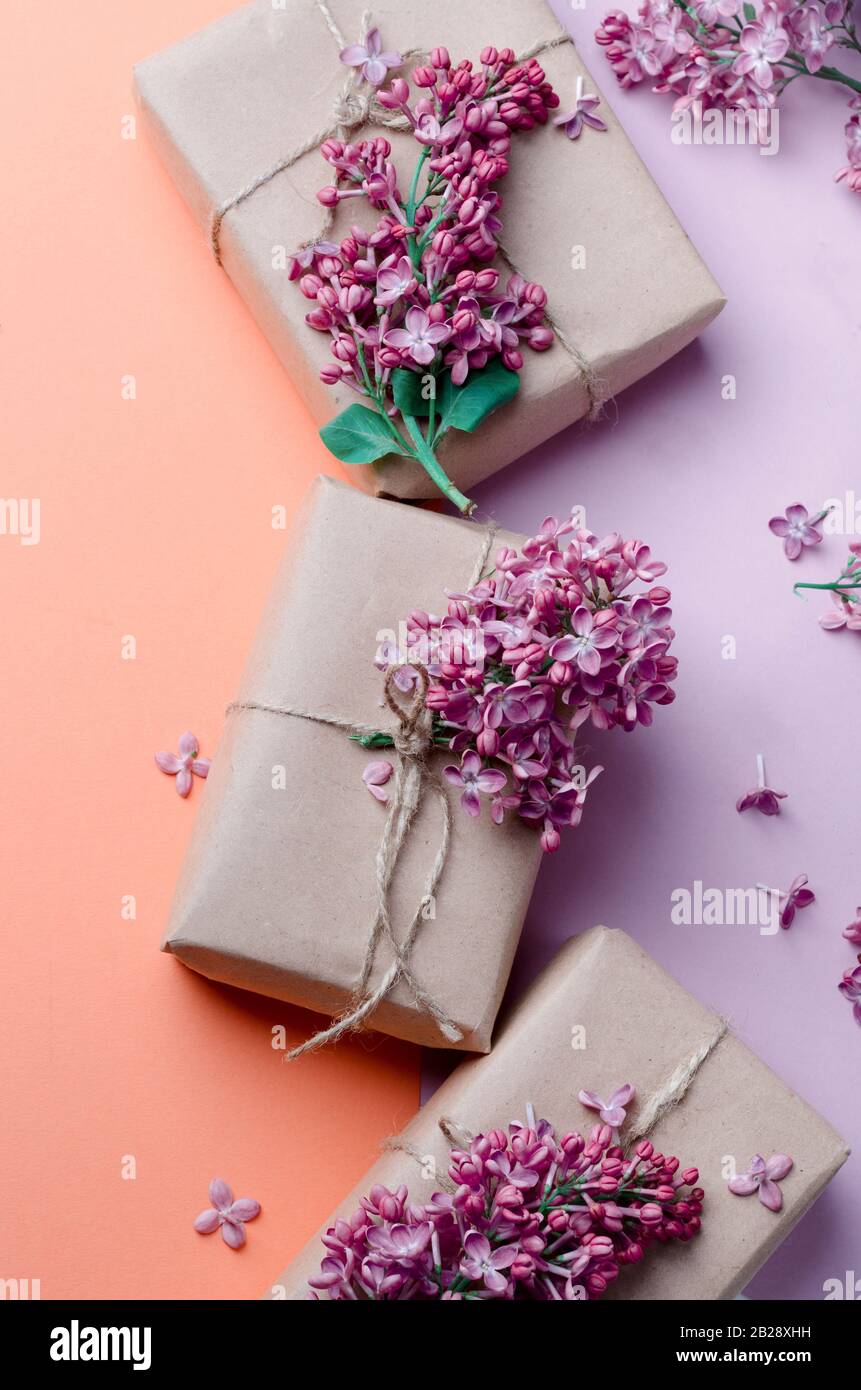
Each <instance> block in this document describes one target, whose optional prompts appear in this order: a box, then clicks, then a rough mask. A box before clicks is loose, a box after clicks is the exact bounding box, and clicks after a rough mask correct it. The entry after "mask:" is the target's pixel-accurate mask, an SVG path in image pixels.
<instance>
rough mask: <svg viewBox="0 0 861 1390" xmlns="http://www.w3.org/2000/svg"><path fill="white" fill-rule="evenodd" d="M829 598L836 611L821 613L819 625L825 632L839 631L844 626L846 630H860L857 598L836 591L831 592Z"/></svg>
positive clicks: (860, 612) (860, 609)
mask: <svg viewBox="0 0 861 1390" xmlns="http://www.w3.org/2000/svg"><path fill="white" fill-rule="evenodd" d="M831 599H832V602H833V604H834V607H835V609H836V612H834V613H823V614H822V617H821V618H820V619H819V626H820V627H823V628H824V629H825V631H826V632H839V631H840V629H841V628H844V627H845V628H846V630H847V632H861V607H859V604H858V600H857V599H853V598H850V597H849V596H848V595H844V594H838V593H837V592H836V591H835V592H833V593H832V595H831Z"/></svg>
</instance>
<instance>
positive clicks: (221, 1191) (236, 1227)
mask: <svg viewBox="0 0 861 1390" xmlns="http://www.w3.org/2000/svg"><path fill="white" fill-rule="evenodd" d="M209 1200H210V1202H211V1203H212V1206H211V1207H207V1209H206V1211H202V1212H201V1213H200V1216H198V1217H197V1219H196V1221H195V1223H194V1229H195V1230H196V1231H199V1232H200V1234H201V1235H204V1236H205V1235H210V1234H211V1233H212V1232H213V1231H217V1230H218V1228H219V1227H221V1238H222V1240H223V1241H224V1244H225V1245H229V1246H230V1248H231V1250H239V1249H240V1248H241V1247H242V1246H243V1245H244V1244H245V1223H246V1221H253V1220H254V1218H255V1217H256V1216H259V1215H260V1203H259V1202H258V1201H255V1199H254V1198H253V1197H239V1198H237V1199H235V1200H234V1196H233V1192H232V1190H231V1188H230V1186H229V1184H228V1183H226V1182H225V1181H224V1179H223V1178H213V1179H212V1182H211V1183H210V1184H209Z"/></svg>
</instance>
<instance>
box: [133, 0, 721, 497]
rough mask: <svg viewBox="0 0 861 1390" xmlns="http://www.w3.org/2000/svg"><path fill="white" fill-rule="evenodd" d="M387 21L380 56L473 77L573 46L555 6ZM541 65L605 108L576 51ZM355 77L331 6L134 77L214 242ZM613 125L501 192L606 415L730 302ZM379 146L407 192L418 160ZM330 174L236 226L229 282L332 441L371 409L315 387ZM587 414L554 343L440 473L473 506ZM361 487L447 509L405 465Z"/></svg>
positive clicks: (296, 13) (224, 28)
mask: <svg viewBox="0 0 861 1390" xmlns="http://www.w3.org/2000/svg"><path fill="white" fill-rule="evenodd" d="M364 9H365V4H364V0H330V10H331V13H332V15H333V16H334V19H335V22H336V24H337V26H338V28H339V29H340V32H341V34H342V35H343V36H344V37H345V38H346V40H347V42H348V43H352V42H354V41H355V40H357V39H358V37H359V34H360V31H361V18H362V13H363V11H364ZM373 22H374V23H375V24H377V25H378V26H379V28H380V30H381V33H382V36H383V43H384V47H385V48H398V49H399V50H400V51H401V52H404V51H406V50H408V49H421V50H428V49H429V48H430V47H432V46H433V45H435V44H446V45H447V46H448V47H449V49H450V50H451V53H452V56H453V58H454V59H455V61H457V60H458V59H460V58H461V57H471V58H473V59H477V56H478V54H479V52H480V50H481V49H482V47H484V46H485V45H486V44H488V43H495V44H497V45H498V46H500V47H501V46H505V45H508V46H510V47H512V48H513V49H514V50H515V52H516V53H523V52H525V51H526V50H527V49H529V48H531V47H532V46H533V45H535V44H536V43H539V42H543V41H545V40H548V39H552V38H553V37H554V36H555V35H557V34H559V33H560V30H559V28H558V25H557V23H556V20H555V18H554V16H553V14H552V13H551V11H550V9H549V8H548V6H547V5H546V4H545V3H544V0H494V3H493V5H492V6H486V5H465V4H463V0H436V3H435V4H433V5H426V4H423V3H420V0H397V2H396V3H395V0H389V3H381V4H376V5H374V7H373ZM539 60H540V62H541V64H542V66H543V67H545V69H546V71H547V75H548V78H549V79H550V80H551V81H552V82H553V84H554V86H555V88H556V90H557V91H558V93H559V95H560V98H561V101H562V104H563V107H564V106H565V105H566V103H567V104H568V105H572V104H573V100H574V95H575V92H576V87H577V78H578V76H579V75H584V77H585V80H586V88H587V90H591V91H596V90H597V86H596V83H595V82H594V79H593V78H592V76H591V75H590V74H589V73H588V71H587V69H586V68H585V66H584V65H583V62H582V61H581V59H580V57H579V56H578V54H577V52H576V50H575V48H574V46H573V44H572V43H565V44H563V45H561V46H559V47H557V48H555V49H553V50H551V51H548V52H546V53H543V54H541V55H540V58H539ZM347 73H348V69H347V68H345V67H344V65H343V64H342V63H340V62H339V59H338V45H337V42H336V41H335V39H334V38H333V36H332V34H331V33H330V32H329V29H328V28H327V26H326V23H325V21H324V19H323V17H322V15H321V13H320V10H319V8H318V6H317V4H316V0H289V2H288V4H287V5H286V7H285V8H274V7H273V5H272V0H258V2H257V3H254V4H251V5H247V6H245V8H244V9H240V10H238V11H236V12H235V13H233V14H230V15H227V16H226V17H225V18H224V19H221V20H219V21H217V22H216V23H214V24H211V25H209V26H208V27H207V28H206V29H203V30H201V31H200V32H199V33H197V34H194V35H192V36H191V37H190V38H188V39H186V40H184V41H182V42H180V43H177V44H175V45H173V46H172V47H171V48H168V49H167V50H165V51H164V52H163V53H159V54H156V55H155V57H152V58H149V59H146V60H145V61H144V62H142V63H139V64H138V66H137V67H136V69H135V84H136V90H137V95H138V99H139V102H140V106H141V109H142V112H143V115H144V117H145V121H146V124H147V126H148V128H149V130H150V132H151V134H152V137H153V139H154V141H155V144H156V146H157V148H158V150H159V153H160V155H161V157H162V159H163V161H164V163H165V164H166V166H167V168H168V169H169V171H170V173H171V175H172V177H173V179H174V181H175V182H176V184H177V186H178V188H179V190H180V192H181V193H182V195H183V197H184V198H185V200H186V202H187V203H188V205H189V207H190V208H191V211H192V212H193V214H194V216H195V218H196V220H197V221H198V223H199V225H200V227H201V229H202V230H203V231H204V233H205V236H206V238H207V242H208V241H209V237H210V229H211V223H212V216H213V212H214V210H215V209H216V208H218V207H220V206H221V204H223V203H224V202H226V201H227V200H229V199H231V198H233V197H235V196H236V195H237V194H238V193H239V192H240V191H241V190H243V189H244V188H246V187H247V186H248V185H249V184H250V183H252V182H254V180H256V179H257V178H259V177H260V176H261V175H262V174H263V173H265V172H266V171H267V170H269V169H270V168H271V167H272V166H273V165H274V164H275V163H277V162H278V161H279V160H282V159H286V158H287V157H289V156H290V155H291V153H292V152H294V151H297V150H299V149H300V148H301V147H302V146H303V145H304V144H305V143H306V142H307V141H308V140H309V139H311V138H313V137H316V136H317V134H318V133H319V132H324V133H326V132H327V131H328V130H329V129H330V128H331V127H332V122H333V111H334V106H335V102H336V100H337V98H338V96H339V95H340V93H341V92H342V90H343V87H344V82H345V80H346V76H347ZM601 115H602V116H603V117H604V119H605V120H606V121H607V123H608V126H609V130H608V131H607V132H606V133H600V132H596V131H592V130H587V131H585V132H584V134H583V135H582V136H581V138H580V139H579V140H577V141H576V142H572V141H570V140H569V139H567V137H566V136H565V135H564V134H563V133H562V132H561V131H560V130H559V129H557V128H556V127H554V126H552V125H548V126H546V127H543V128H541V129H536V130H533V131H529V132H526V133H525V134H523V135H522V137H521V136H519V135H518V136H517V138H515V139H514V140H513V141H512V150H511V168H510V172H509V174H508V175H507V177H506V178H505V179H504V180H503V181H502V183H501V184H500V192H501V194H502V196H503V207H502V219H503V223H504V231H503V245H504V247H505V249H506V252H507V253H508V255H509V257H510V259H511V262H512V263H513V264H514V265H515V266H516V267H517V268H518V270H520V271H521V272H522V273H523V274H524V275H525V276H526V278H527V279H528V280H537V281H538V282H539V283H540V284H542V285H543V286H544V287H545V289H546V290H547V292H548V295H549V306H548V307H549V310H550V313H551V314H552V316H553V318H554V320H555V322H556V323H558V325H559V327H560V329H561V330H562V332H563V334H564V336H565V337H566V339H567V340H568V341H569V342H570V343H572V344H573V345H574V346H575V347H576V349H577V351H578V352H579V353H580V354H582V356H583V357H584V358H585V359H586V361H587V362H588V363H589V364H590V367H591V370H592V372H593V373H594V375H595V377H596V378H597V379H598V381H599V383H600V395H601V396H602V397H603V398H607V397H610V396H615V395H617V394H618V392H620V391H621V390H622V389H623V388H624V387H626V386H629V385H630V384H631V383H632V382H634V381H637V380H639V378H640V377H643V376H645V375H646V374H647V373H648V372H650V371H653V370H654V368H656V367H658V366H659V365H660V364H661V363H663V362H665V361H667V359H668V358H670V357H672V356H673V354H674V353H676V352H678V351H679V350H680V349H681V348H683V347H685V346H686V345H687V344H688V343H690V342H691V341H692V340H693V339H694V338H695V337H696V336H697V334H699V333H700V332H701V331H702V330H703V329H704V328H705V327H706V325H707V324H708V323H710V322H711V320H712V319H713V318H714V317H715V315H716V314H718V313H719V312H720V310H721V308H722V307H723V304H724V299H723V296H722V294H721V291H720V289H719V288H718V286H717V284H716V283H715V281H714V279H713V278H712V276H711V275H710V274H709V271H708V270H707V269H706V267H705V265H704V264H703V262H702V260H701V259H700V257H699V255H698V254H697V252H696V250H695V249H694V247H693V246H692V245H691V243H690V241H689V240H688V237H687V236H686V234H685V232H684V231H683V229H682V228H681V227H680V225H679V223H678V222H677V220H676V218H675V216H674V215H673V213H672V211H671V210H670V208H669V207H668V206H667V204H666V202H665V201H664V198H663V197H662V195H661V193H660V192H659V190H658V189H657V187H656V186H655V184H654V183H653V181H652V179H651V177H650V175H649V174H648V172H647V171H646V169H645V168H644V166H643V164H642V163H641V162H640V159H639V157H638V156H637V154H636V152H635V150H634V148H633V146H632V145H631V144H630V142H629V141H628V139H627V137H626V135H625V133H624V131H623V130H622V128H621V126H620V125H619V123H618V121H617V120H616V118H615V117H614V115H613V113H612V112H611V111H610V109H609V107H608V106H607V105H606V103H604V104H603V105H602V106H601ZM368 133H370V134H373V133H375V132H374V131H373V130H372V129H371V128H370V127H366V128H365V129H364V130H356V131H353V132H351V134H350V138H351V139H352V140H354V141H356V140H358V139H362V138H365V135H366V134H368ZM376 133H377V134H379V133H380V132H379V131H376ZM384 133H385V134H386V135H387V138H390V139H391V140H392V144H393V147H394V158H395V161H396V162H397V163H398V165H399V167H400V169H401V170H402V180H401V181H402V182H403V171H408V170H411V169H412V167H413V166H414V162H415V153H416V148H417V147H416V143H415V141H414V140H413V139H412V137H411V136H409V135H403V134H400V133H398V132H394V133H393V132H384ZM330 175H331V170H330V169H329V166H328V165H327V164H325V162H324V160H323V158H322V156H321V155H320V154H319V151H318V150H316V149H315V150H313V151H311V152H309V153H307V154H305V155H303V156H302V158H301V159H300V160H299V161H298V162H297V163H296V164H294V165H292V167H290V168H289V169H286V170H284V171H283V172H281V173H279V174H278V175H277V176H276V177H274V178H273V179H272V180H271V182H269V183H268V184H266V185H265V186H264V187H262V188H258V189H257V190H256V191H255V192H254V193H253V194H252V195H251V196H250V197H248V198H247V199H246V200H245V201H244V202H243V203H241V204H240V205H239V206H237V207H234V208H232V209H231V211H230V212H228V213H227V214H226V216H225V218H224V221H223V223H222V225H221V229H220V240H219V245H220V251H221V256H222V263H223V265H224V267H225V270H226V271H227V273H228V274H229V276H230V278H231V279H232V281H233V283H234V284H235V286H236V288H237V290H238V291H239V293H240V295H241V296H242V298H243V299H244V300H245V302H246V304H247V305H248V308H249V309H250V310H251V313H252V314H253V316H254V318H255V320H256V321H257V323H258V324H259V325H260V327H261V328H262V330H263V332H264V333H265V334H266V336H267V338H268V339H269V342H270V343H271V345H272V347H273V348H274V350H275V352H276V353H277V355H278V357H279V358H280V359H281V361H282V363H283V364H284V366H285V367H286V368H287V370H288V372H289V373H290V375H291V377H292V378H293V380H294V382H295V384H296V387H297V389H298V390H299V392H300V393H301V395H302V396H303V398H304V399H305V400H306V401H307V402H308V405H309V407H310V409H311V411H312V414H313V416H314V418H315V420H316V421H317V423H318V424H320V425H322V424H324V423H325V422H326V421H327V420H329V419H331V418H332V416H333V415H336V414H337V413H338V412H339V411H340V410H342V409H344V408H345V406H347V405H350V404H352V403H353V401H354V400H355V399H356V397H355V394H354V393H353V392H352V391H350V390H349V388H346V387H339V388H337V389H333V388H331V387H327V386H324V385H323V384H322V383H321V382H320V380H319V375H318V373H319V369H320V367H321V366H322V365H323V363H324V362H325V361H326V360H327V359H328V357H329V348H328V343H329V338H328V335H327V334H321V333H316V332H314V331H313V330H311V329H310V328H308V327H307V325H306V324H305V322H304V316H305V313H306V312H307V309H308V307H309V306H308V301H307V300H305V299H304V298H303V296H302V295H301V293H300V292H299V290H298V288H297V286H296V285H295V284H292V283H290V282H289V280H288V275H287V269H286V263H287V258H288V257H289V254H290V253H291V252H292V251H294V250H296V249H297V248H298V247H300V246H302V245H303V244H305V243H306V242H308V241H313V240H317V239H318V238H319V236H320V234H321V232H322V231H323V230H324V225H325V212H324V209H323V208H322V207H321V206H320V204H319V203H318V202H317V199H316V193H317V190H318V189H319V188H321V187H322V186H323V185H324V184H327V183H329V182H331V178H330ZM366 211H367V210H366ZM358 216H359V214H358V212H357V201H356V200H352V199H350V200H348V201H347V204H346V206H345V205H343V204H342V205H341V206H340V207H339V208H338V209H337V214H336V220H335V224H334V228H333V229H332V231H331V232H329V231H327V232H326V239H332V240H338V239H339V238H340V237H341V236H343V235H344V233H345V232H346V229H347V228H348V227H349V226H350V225H351V224H352V223H353V222H355V221H356V220H357V217H358ZM279 248H280V250H279ZM580 248H582V250H580ZM575 252H577V253H578V254H583V253H585V258H586V261H585V267H584V268H581V269H575V268H574V266H573V261H574V259H575ZM591 404H592V401H591V400H590V395H589V391H588V389H587V385H586V381H585V378H584V375H583V372H582V370H581V368H580V366H578V364H577V362H576V360H575V359H574V358H573V357H572V356H571V355H570V354H569V353H568V352H566V350H565V349H564V347H563V346H562V345H561V344H560V343H559V342H556V343H555V344H554V346H553V348H552V349H551V350H550V351H549V352H545V353H535V352H529V351H528V352H527V353H526V362H525V364H524V369H523V372H522V385H521V389H520V393H519V395H518V397H517V400H516V401H515V402H514V403H513V404H512V405H510V406H508V407H505V408H504V409H502V410H500V411H499V412H498V413H497V414H496V415H495V416H494V417H492V418H491V419H490V420H489V421H487V422H486V423H485V424H484V425H483V426H482V428H481V430H480V431H479V432H478V434H477V435H475V436H471V435H467V434H462V433H459V432H457V431H452V432H451V433H450V434H449V435H448V436H447V437H446V438H445V440H444V441H443V443H442V445H441V448H440V461H441V462H442V464H443V466H444V467H445V469H446V470H447V472H448V474H449V476H450V477H451V478H452V480H453V481H454V482H455V483H457V485H458V486H459V487H460V488H461V489H462V490H464V491H467V492H468V491H469V490H470V489H471V488H472V487H473V486H474V485H475V484H476V483H478V482H480V481H481V479H483V478H486V477H488V476H489V475H490V474H491V473H493V472H495V471H496V470H498V469H499V468H502V467H504V466H505V465H506V464H507V463H510V462H511V461H512V459H515V458H518V457H519V456H520V455H521V454H524V453H525V452H526V451H527V450H529V449H532V448H534V447H535V446H536V445H538V444H541V443H542V442H543V441H544V440H545V439H548V438H549V437H550V436H551V435H553V434H556V433H557V432H558V431H559V430H561V429H563V428H564V427H565V426H566V425H570V424H571V423H572V422H573V421H575V420H578V419H580V418H582V417H583V416H584V415H586V414H587V413H588V412H589V409H590V405H591ZM355 471H357V473H358V475H359V477H360V478H361V481H362V483H363V486H365V487H366V488H367V489H368V490H370V491H373V492H376V493H377V494H386V495H389V496H396V497H402V498H412V499H415V498H421V497H428V496H433V495H435V488H434V486H433V484H432V483H430V482H429V480H428V478H427V475H426V474H425V473H424V471H423V470H422V469H421V467H420V466H419V465H418V464H415V463H413V461H412V460H409V459H398V458H394V457H392V456H389V457H388V458H386V459H382V460H381V461H380V462H379V463H376V464H370V465H364V466H360V467H358V468H357V469H356V470H355Z"/></svg>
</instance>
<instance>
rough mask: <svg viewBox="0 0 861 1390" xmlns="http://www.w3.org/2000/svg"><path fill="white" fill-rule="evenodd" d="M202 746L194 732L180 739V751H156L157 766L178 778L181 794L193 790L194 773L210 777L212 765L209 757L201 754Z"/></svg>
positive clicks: (181, 736)
mask: <svg viewBox="0 0 861 1390" xmlns="http://www.w3.org/2000/svg"><path fill="white" fill-rule="evenodd" d="M199 753H200V747H199V745H198V741H197V738H196V736H195V735H194V734H192V733H184V734H181V735H180V739H179V753H178V754H177V753H156V755H155V761H156V766H157V767H159V768H161V770H162V772H166V773H167V775H168V776H169V777H175V778H176V789H177V791H178V792H179V795H180V796H188V794H189V792H190V791H191V784H192V773H194V775H195V777H208V776H209V769H210V767H211V766H212V763H211V760H210V759H209V758H201V757H200V756H199Z"/></svg>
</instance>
